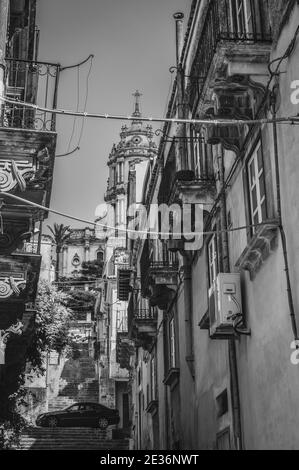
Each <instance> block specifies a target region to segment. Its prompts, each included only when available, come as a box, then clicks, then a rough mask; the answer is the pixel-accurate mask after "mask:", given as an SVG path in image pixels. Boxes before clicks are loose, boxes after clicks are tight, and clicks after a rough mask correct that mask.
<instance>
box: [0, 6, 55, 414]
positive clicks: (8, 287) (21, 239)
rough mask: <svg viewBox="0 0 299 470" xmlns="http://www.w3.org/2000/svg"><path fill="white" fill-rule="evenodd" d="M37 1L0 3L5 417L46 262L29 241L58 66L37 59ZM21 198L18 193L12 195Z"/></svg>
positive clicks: (0, 314)
mask: <svg viewBox="0 0 299 470" xmlns="http://www.w3.org/2000/svg"><path fill="white" fill-rule="evenodd" d="M36 3H37V2H36V0H1V2H0V62H1V63H0V94H1V103H0V112H1V117H0V200H1V202H0V206H1V235H0V330H1V333H0V356H1V359H0V403H1V409H0V418H1V421H2V420H3V419H5V417H9V406H8V397H9V395H11V394H13V393H14V392H16V390H17V389H18V386H19V376H20V375H21V374H22V373H23V372H24V368H25V363H26V352H27V350H28V347H29V345H30V342H31V338H32V332H33V330H34V319H35V298H36V290H37V284H38V280H39V274H40V267H41V254H40V242H39V243H38V244H37V249H36V250H28V249H27V247H26V242H29V241H30V240H31V239H32V236H33V234H34V233H35V231H36V229H40V228H41V223H42V221H43V220H44V219H45V218H46V217H47V211H45V210H40V209H36V207H33V206H31V205H29V204H27V203H24V201H22V199H25V200H27V201H29V203H37V204H41V205H43V206H45V207H46V208H47V207H49V204H50V198H51V189H52V179H53V169H54V161H55V150H56V139H57V133H56V119H55V115H54V114H52V113H50V112H49V113H47V112H44V113H41V112H39V111H38V110H37V109H33V108H27V107H25V106H24V105H23V104H22V102H28V103H30V104H32V105H43V106H46V107H48V108H51V109H52V108H55V107H56V99H57V88H58V75H59V65H58V64H53V63H51V64H49V63H46V62H39V61H38V59H37V57H38V35H39V30H38V28H37V26H36V21H35V16H36V7H37V5H36ZM15 197H17V198H18V197H19V198H21V200H20V199H15Z"/></svg>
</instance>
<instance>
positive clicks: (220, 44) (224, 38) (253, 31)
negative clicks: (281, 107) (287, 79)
mask: <svg viewBox="0 0 299 470" xmlns="http://www.w3.org/2000/svg"><path fill="white" fill-rule="evenodd" d="M233 6H234V4H233V2H229V1H228V0H210V1H209V2H206V5H204V2H203V6H202V17H203V18H205V19H204V21H203V26H202V30H201V34H200V37H199V39H198V49H197V52H196V56H195V60H194V63H193V66H192V69H191V73H190V75H191V77H194V80H191V81H190V89H189V103H190V107H191V109H194V108H195V107H196V106H197V103H198V102H199V99H200V98H201V95H202V92H203V90H204V87H205V82H206V80H207V77H208V76H209V74H211V68H212V69H213V68H214V71H213V75H215V73H214V72H215V71H216V70H217V69H218V71H219V72H220V71H222V72H223V73H225V74H228V75H236V74H240V73H246V74H248V75H250V74H251V73H252V70H253V69H252V67H251V66H252V65H253V66H254V67H255V66H256V67H257V68H258V69H259V70H261V66H262V62H266V58H267V57H268V56H269V52H270V43H271V30H270V25H269V21H268V13H267V10H268V7H267V5H264V2H250V3H249V2H245V0H243V1H241V2H240V5H239V8H238V11H236V10H235V9H234V7H233ZM248 9H249V10H250V11H248ZM245 56H246V57H247V60H244V57H245ZM246 63H247V64H246ZM212 64H213V66H212ZM195 78H196V80H195Z"/></svg>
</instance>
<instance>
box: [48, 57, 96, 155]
mask: <svg viewBox="0 0 299 470" xmlns="http://www.w3.org/2000/svg"><path fill="white" fill-rule="evenodd" d="M93 58H94V56H93V55H90V56H89V57H88V58H87V59H86V60H85V61H83V62H81V63H80V64H78V65H74V66H72V67H69V68H73V67H77V105H76V112H79V103H80V68H79V67H80V66H81V65H83V64H85V63H86V62H87V61H88V60H89V59H90V65H89V70H88V73H87V77H86V92H85V99H84V106H83V109H84V111H83V112H84V113H85V111H86V107H87V102H88V96H89V78H90V75H91V70H92V66H93ZM77 119H78V116H74V122H73V127H72V133H71V136H70V140H69V144H68V147H67V152H66V153H63V154H60V155H56V158H61V157H68V156H69V155H73V154H74V153H75V152H77V151H78V150H80V144H81V140H82V137H83V132H84V126H85V119H83V120H82V124H81V130H80V134H79V138H78V143H77V146H76V147H75V148H74V149H73V150H71V151H70V147H71V142H72V140H73V137H74V134H75V128H76V122H77Z"/></svg>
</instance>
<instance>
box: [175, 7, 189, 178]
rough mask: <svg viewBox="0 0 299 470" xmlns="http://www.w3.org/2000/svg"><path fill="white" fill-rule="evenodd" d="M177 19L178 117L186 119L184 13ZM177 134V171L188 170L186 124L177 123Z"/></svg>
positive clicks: (179, 13) (177, 16) (176, 17)
mask: <svg viewBox="0 0 299 470" xmlns="http://www.w3.org/2000/svg"><path fill="white" fill-rule="evenodd" d="M173 17H174V19H175V27H176V70H177V84H176V93H177V96H176V106H177V117H178V118H179V119H185V118H186V117H188V115H187V110H186V105H185V93H184V82H185V71H184V68H183V65H182V63H181V58H182V57H181V55H182V50H183V44H184V36H183V19H184V14H183V13H181V12H177V13H175V14H174V15H173ZM176 135H177V137H178V138H179V139H178V143H177V145H176V167H177V171H181V170H186V169H187V162H186V154H187V152H186V141H185V139H184V137H186V124H177V131H176Z"/></svg>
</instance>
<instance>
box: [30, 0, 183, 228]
mask: <svg viewBox="0 0 299 470" xmlns="http://www.w3.org/2000/svg"><path fill="white" fill-rule="evenodd" d="M190 4H191V0H84V1H82V0H51V1H49V0H39V2H38V13H37V24H38V26H39V28H40V30H41V32H40V49H39V59H40V60H44V61H50V62H59V63H61V64H62V65H71V64H74V63H77V62H80V61H81V60H83V59H85V58H86V57H87V56H88V55H89V54H94V55H95V58H94V63H93V68H92V72H91V75H90V82H89V83H90V85H89V98H88V104H87V110H88V111H90V112H101V113H109V114H112V113H114V114H124V115H128V114H130V113H131V112H132V109H133V97H132V93H133V92H134V91H135V90H136V89H139V90H140V91H141V92H142V93H143V96H142V111H143V113H144V115H155V116H161V115H163V116H164V115H165V106H166V102H167V95H168V93H169V87H170V83H171V74H170V73H169V67H171V66H172V65H175V24H174V20H173V18H172V15H173V13H175V12H176V11H183V12H184V13H185V15H186V18H185V22H186V23H187V19H188V14H189V9H190ZM88 70H89V66H88V64H87V65H85V66H84V67H82V68H81V69H80V95H81V96H80V109H82V108H83V103H84V97H85V92H86V77H87V73H88ZM76 106H77V71H76V69H74V70H72V71H65V72H62V75H61V79H60V86H59V99H58V107H60V108H66V109H75V108H76ZM80 125H81V121H80V120H78V121H77V125H76V132H75V135H74V139H73V143H72V146H71V148H74V147H76V146H77V142H78V137H79V133H80ZM121 125H122V122H121V121H99V120H87V121H86V125H85V130H84V134H83V138H82V141H81V144H80V148H81V150H80V151H79V152H77V153H75V154H74V155H73V156H69V157H65V158H60V159H56V168H55V173H54V182H53V192H52V199H51V208H54V209H57V210H59V211H62V212H66V213H69V214H72V215H75V216H78V217H82V218H84V219H88V220H94V213H95V208H96V206H97V205H98V204H100V203H101V202H103V196H104V193H105V190H106V183H107V178H108V168H107V167H106V162H107V159H108V155H109V153H110V150H111V148H112V145H113V143H114V142H115V143H117V142H118V140H119V135H118V134H119V131H120V127H121ZM72 127H73V118H71V117H59V118H58V126H57V130H58V146H57V153H58V154H61V153H65V152H66V151H67V148H68V143H69V140H70V136H71V133H72ZM55 221H57V222H64V223H66V224H71V225H73V226H80V225H82V224H76V223H75V222H71V221H67V220H62V219H60V218H59V217H57V216H54V215H52V216H50V217H49V219H48V222H47V223H50V224H52V223H53V222H55Z"/></svg>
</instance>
